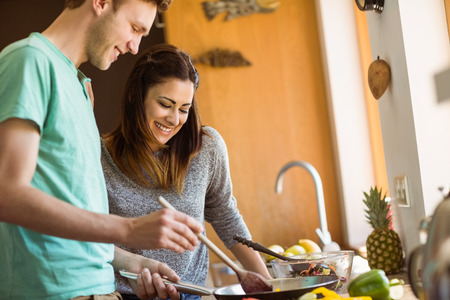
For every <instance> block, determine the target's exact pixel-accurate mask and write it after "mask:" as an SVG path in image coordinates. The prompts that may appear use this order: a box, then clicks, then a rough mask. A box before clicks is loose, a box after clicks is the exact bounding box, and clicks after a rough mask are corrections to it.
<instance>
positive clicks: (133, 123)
mask: <svg viewBox="0 0 450 300" xmlns="http://www.w3.org/2000/svg"><path fill="white" fill-rule="evenodd" d="M198 84H199V78H198V73H197V70H196V69H195V67H194V66H193V64H192V63H191V59H190V57H189V55H187V54H186V53H184V52H183V51H181V50H179V49H177V48H175V47H174V46H171V45H165V44H162V45H156V46H153V47H151V48H149V49H147V50H146V51H145V52H144V53H143V54H142V55H141V57H140V58H139V59H138V61H137V62H136V64H135V66H134V67H133V69H132V71H131V74H130V76H129V78H128V80H127V83H126V86H125V93H124V96H123V102H122V113H121V122H120V125H119V126H118V127H117V128H116V130H114V131H113V132H112V133H110V134H108V135H106V136H105V137H104V140H103V145H102V148H103V149H102V152H103V153H102V163H103V169H104V173H105V177H106V184H107V189H108V197H109V201H110V211H111V213H113V214H118V215H122V216H139V215H143V214H148V213H150V212H152V211H156V210H159V209H161V206H160V205H159V204H158V201H157V198H158V197H159V196H163V197H164V198H165V199H166V200H167V201H169V202H170V203H171V204H172V205H173V206H174V207H175V208H176V209H177V210H180V211H182V212H184V213H186V214H188V215H190V216H192V217H194V218H195V219H196V220H198V221H199V222H201V223H203V222H204V221H206V222H209V223H210V224H211V225H212V226H213V228H214V230H215V231H216V232H217V234H218V236H219V237H220V238H221V240H222V241H223V243H224V244H225V246H226V247H227V248H228V249H230V250H231V251H232V253H233V254H234V255H235V256H236V258H237V259H238V260H239V261H240V262H241V263H242V265H243V266H244V267H245V268H246V269H248V270H251V271H254V272H258V273H261V274H262V275H264V276H266V277H267V278H270V275H269V273H268V271H267V268H266V267H265V265H264V263H263V261H262V259H261V257H260V256H259V254H258V253H257V252H255V251H253V250H252V249H250V248H248V247H247V246H244V245H241V244H239V243H236V241H234V240H233V236H234V235H235V234H238V235H240V236H243V237H246V238H251V236H250V233H249V231H248V229H247V226H246V225H245V223H244V221H243V218H242V216H241V215H240V214H239V211H238V209H237V206H236V199H235V198H234V197H233V193H232V184H231V179H230V172H229V166H228V155H227V149H226V145H225V143H224V141H223V139H222V137H221V136H220V135H219V133H218V132H217V131H216V130H214V129H213V128H211V127H203V126H202V124H201V121H200V117H199V113H198V108H197V103H196V100H195V97H194V94H195V91H196V89H197V87H198ZM159 246H160V247H158V248H165V247H166V246H167V245H159ZM124 249H126V250H128V251H131V252H133V253H138V254H141V255H143V256H145V257H149V258H154V259H157V260H159V261H162V262H164V263H166V264H168V265H169V266H170V267H171V268H172V269H174V270H175V271H176V272H177V274H178V275H179V276H180V278H181V280H182V281H187V282H191V283H195V284H199V285H205V284H206V277H207V272H208V265H209V262H208V249H207V248H206V246H205V245H203V244H201V245H200V246H198V247H196V248H195V249H194V250H193V251H186V252H184V253H181V254H180V253H174V252H172V251H170V250H166V249H162V250H137V249H130V248H125V247H124ZM117 279H118V289H119V291H120V292H121V293H122V294H124V299H133V298H132V297H131V296H128V295H127V294H131V293H132V290H131V289H130V288H129V287H128V285H127V283H126V281H125V280H124V279H123V278H117ZM191 297H192V296H191ZM194 297H196V298H189V299H200V297H199V296H194Z"/></svg>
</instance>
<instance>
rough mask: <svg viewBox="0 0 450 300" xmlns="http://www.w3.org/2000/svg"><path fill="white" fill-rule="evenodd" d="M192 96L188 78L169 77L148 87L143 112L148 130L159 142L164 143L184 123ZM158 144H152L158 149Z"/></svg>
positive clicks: (191, 84) (192, 92)
mask: <svg viewBox="0 0 450 300" xmlns="http://www.w3.org/2000/svg"><path fill="white" fill-rule="evenodd" d="M193 97H194V84H193V83H192V82H191V81H190V80H185V81H183V80H179V79H175V78H170V79H168V80H166V81H164V82H162V83H160V84H157V85H154V86H152V87H150V88H149V89H148V91H147V95H146V98H145V103H144V105H145V114H146V117H147V122H148V124H149V127H150V130H151V132H152V133H153V135H154V136H155V138H156V139H157V140H158V142H160V143H161V144H166V143H167V142H168V141H169V140H170V139H171V138H172V137H173V136H175V135H176V134H177V133H178V131H179V130H180V129H181V127H182V126H183V125H184V123H186V120H187V118H188V114H189V108H190V107H191V105H192V99H193ZM159 148H160V147H159V146H156V145H155V146H152V150H153V151H158V150H159Z"/></svg>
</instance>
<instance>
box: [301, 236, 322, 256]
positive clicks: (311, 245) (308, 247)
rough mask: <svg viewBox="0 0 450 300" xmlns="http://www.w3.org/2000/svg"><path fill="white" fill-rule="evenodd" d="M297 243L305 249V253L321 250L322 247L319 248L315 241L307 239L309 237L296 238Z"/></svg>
mask: <svg viewBox="0 0 450 300" xmlns="http://www.w3.org/2000/svg"><path fill="white" fill-rule="evenodd" d="M298 244H299V245H300V246H302V247H303V249H305V251H306V253H312V252H322V249H320V246H319V245H317V243H316V242H314V241H312V240H309V239H300V240H298Z"/></svg>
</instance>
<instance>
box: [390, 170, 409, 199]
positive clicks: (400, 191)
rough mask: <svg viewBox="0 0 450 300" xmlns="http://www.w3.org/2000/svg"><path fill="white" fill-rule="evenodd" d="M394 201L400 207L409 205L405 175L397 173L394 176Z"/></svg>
mask: <svg viewBox="0 0 450 300" xmlns="http://www.w3.org/2000/svg"><path fill="white" fill-rule="evenodd" d="M394 185H395V187H394V188H395V203H397V204H398V206H401V207H409V206H410V203H409V191H408V181H407V180H406V175H399V176H396V177H395V178H394Z"/></svg>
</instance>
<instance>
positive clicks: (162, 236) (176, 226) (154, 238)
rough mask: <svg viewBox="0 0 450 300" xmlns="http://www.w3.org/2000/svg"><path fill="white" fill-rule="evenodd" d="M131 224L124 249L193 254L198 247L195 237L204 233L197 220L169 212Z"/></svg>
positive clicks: (155, 213)
mask: <svg viewBox="0 0 450 300" xmlns="http://www.w3.org/2000/svg"><path fill="white" fill-rule="evenodd" d="M130 221H131V222H130V228H129V231H128V233H127V234H126V235H125V238H126V240H125V241H124V245H127V246H129V247H132V248H135V249H161V248H165V249H169V250H172V251H174V252H178V253H181V252H184V251H186V250H193V249H194V248H195V247H196V246H197V245H198V244H199V240H198V237H197V235H196V234H197V233H201V232H203V231H204V228H203V226H202V225H201V224H200V223H199V222H197V221H196V220H195V219H194V218H192V217H190V216H188V215H186V214H184V213H182V212H179V211H173V210H169V209H166V208H165V209H161V210H159V211H157V212H154V213H151V214H148V215H146V216H143V217H139V218H134V219H131V220H130Z"/></svg>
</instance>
